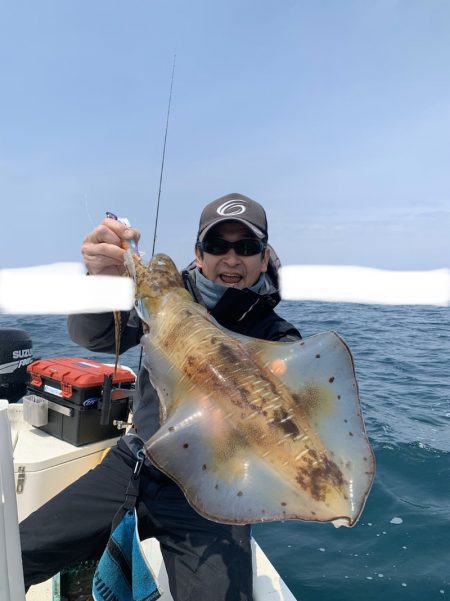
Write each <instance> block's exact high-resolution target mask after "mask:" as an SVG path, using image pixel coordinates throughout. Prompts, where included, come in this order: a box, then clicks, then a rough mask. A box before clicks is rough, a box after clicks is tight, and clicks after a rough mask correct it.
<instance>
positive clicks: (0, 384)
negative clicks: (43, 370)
mask: <svg viewBox="0 0 450 601" xmlns="http://www.w3.org/2000/svg"><path fill="white" fill-rule="evenodd" d="M32 361H33V343H32V341H31V338H30V337H29V335H28V334H27V332H25V331H24V330H20V329H18V328H0V398H2V399H7V400H8V401H9V402H10V403H14V402H16V401H18V400H19V399H20V398H22V396H23V395H24V394H25V392H26V386H27V382H28V373H27V365H29V364H30V363H32Z"/></svg>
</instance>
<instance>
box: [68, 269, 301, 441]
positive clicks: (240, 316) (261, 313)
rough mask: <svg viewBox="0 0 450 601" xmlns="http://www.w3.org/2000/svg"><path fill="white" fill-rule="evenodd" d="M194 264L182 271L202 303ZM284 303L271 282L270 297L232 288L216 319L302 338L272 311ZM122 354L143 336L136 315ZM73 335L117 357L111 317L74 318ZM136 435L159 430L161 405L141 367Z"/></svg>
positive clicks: (127, 326) (245, 330)
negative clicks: (196, 283) (280, 303)
mask: <svg viewBox="0 0 450 601" xmlns="http://www.w3.org/2000/svg"><path fill="white" fill-rule="evenodd" d="M194 269H195V266H194V264H191V265H190V266H189V267H188V268H187V269H186V270H184V271H183V272H182V277H183V280H184V283H185V286H186V288H187V289H188V290H189V291H190V292H191V294H192V296H193V297H194V299H195V300H196V301H197V302H199V303H201V304H203V301H202V297H201V294H200V292H199V291H198V290H197V288H196V286H195V283H194V279H193V277H192V273H193V270H194ZM268 276H269V281H270V282H275V283H278V282H277V278H276V273H275V274H271V273H270V271H269V273H268ZM279 302H280V296H279V293H278V289H277V287H276V286H274V285H273V284H272V283H271V287H270V290H269V291H268V292H267V293H266V294H262V295H261V294H257V293H255V292H252V291H251V290H248V289H245V290H238V289H236V288H229V289H228V290H227V291H226V292H225V294H224V295H223V296H222V298H221V299H220V301H219V302H218V303H217V305H216V306H215V307H214V309H213V310H211V311H210V313H211V315H212V316H213V317H214V318H215V319H216V320H217V321H218V322H219V323H220V324H221V325H222V326H224V327H225V328H228V329H229V330H232V331H233V332H237V333H239V334H245V335H246V336H251V337H253V338H261V339H263V340H283V341H292V340H298V339H299V338H301V336H300V333H299V332H298V330H297V329H296V328H295V327H294V326H293V325H292V324H290V323H289V322H287V321H286V320H284V319H283V318H282V317H280V316H279V315H277V314H276V313H275V311H274V310H273V309H274V307H275V306H276V305H277V304H278V303H279ZM121 323H122V328H121V330H122V331H121V343H120V352H121V353H123V352H125V351H127V350H128V349H129V348H131V347H133V346H136V345H137V344H139V342H140V339H141V336H142V334H143V329H142V323H141V321H140V319H139V317H138V315H137V313H136V312H135V311H134V310H132V311H131V312H130V313H127V312H123V313H122V319H121ZM68 330H69V335H70V337H71V338H72V340H73V341H74V342H76V343H77V344H80V345H81V346H83V347H85V348H87V349H89V350H91V351H97V352H103V353H114V351H115V336H114V317H113V314H112V313H102V314H84V315H70V316H69V319H68ZM133 423H134V432H135V433H136V434H138V435H139V436H140V437H141V438H143V439H144V440H147V439H148V438H150V436H151V435H152V434H154V432H155V431H156V430H157V429H158V428H159V400H158V396H157V394H156V391H155V389H154V388H153V386H152V385H151V383H150V381H149V378H148V372H147V370H146V369H145V368H144V367H142V368H141V370H140V372H139V376H138V381H137V384H136V394H135V399H134V402H133Z"/></svg>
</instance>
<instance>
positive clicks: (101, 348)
mask: <svg viewBox="0 0 450 601" xmlns="http://www.w3.org/2000/svg"><path fill="white" fill-rule="evenodd" d="M120 316H121V328H120V329H121V335H120V350H119V352H120V353H124V352H125V351H127V350H128V349H130V348H132V347H133V346H136V345H137V344H139V341H140V339H141V336H142V334H143V331H142V324H141V321H140V319H139V317H138V316H137V314H136V312H135V311H134V310H132V311H131V312H128V311H122V312H121V313H120ZM67 329H68V332H69V336H70V337H71V338H72V340H73V341H74V342H76V343H77V344H79V345H80V346H83V347H84V348H87V349H88V350H90V351H96V352H99V353H114V352H115V348H116V342H115V326H114V315H113V313H85V314H82V315H69V317H68V320H67Z"/></svg>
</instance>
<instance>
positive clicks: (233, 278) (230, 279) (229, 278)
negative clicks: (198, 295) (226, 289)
mask: <svg viewBox="0 0 450 601" xmlns="http://www.w3.org/2000/svg"><path fill="white" fill-rule="evenodd" d="M219 277H220V279H221V280H222V282H223V283H224V284H225V285H226V286H235V285H236V284H239V282H240V281H241V280H242V276H241V275H239V274H237V273H221V274H220V275H219Z"/></svg>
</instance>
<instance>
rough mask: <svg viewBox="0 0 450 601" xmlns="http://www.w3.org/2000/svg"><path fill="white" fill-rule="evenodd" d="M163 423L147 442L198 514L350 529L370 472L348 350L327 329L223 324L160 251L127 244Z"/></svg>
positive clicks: (241, 520)
mask: <svg viewBox="0 0 450 601" xmlns="http://www.w3.org/2000/svg"><path fill="white" fill-rule="evenodd" d="M126 264H127V267H128V271H129V272H130V275H132V277H133V278H134V280H135V284H136V308H137V311H138V314H139V316H140V317H141V319H142V320H143V321H144V322H145V323H146V324H147V325H148V330H149V331H148V333H147V334H145V335H144V336H143V338H142V345H143V348H144V365H145V367H146V368H147V370H148V372H149V377H150V381H151V383H152V385H153V386H154V387H155V389H156V390H157V392H158V396H159V399H160V417H161V426H160V428H159V430H158V431H157V432H156V433H155V434H154V435H153V436H152V437H151V438H150V439H149V440H148V441H146V443H145V447H144V448H145V452H146V454H147V455H148V457H149V459H150V461H151V462H152V463H153V464H154V465H155V466H157V467H158V468H159V469H160V470H162V471H163V472H164V473H165V474H167V475H168V476H169V477H170V478H172V479H173V480H174V481H175V482H177V483H178V485H179V486H180V487H181V489H182V490H183V492H184V494H185V496H186V498H187V500H188V502H189V503H190V504H191V505H192V506H193V507H194V509H195V510H196V511H197V512H198V513H199V514H201V515H203V516H204V517H206V518H208V519H210V520H214V521H217V522H222V523H229V524H250V523H256V522H264V521H273V520H286V519H301V520H310V521H317V522H330V521H332V522H333V523H334V524H335V525H347V526H352V525H353V524H354V523H355V522H356V520H357V519H358V517H359V515H360V514H361V512H362V509H363V507H364V503H365V501H366V498H367V495H368V493H369V490H370V487H371V484H372V481H373V478H374V471H375V464H374V456H373V452H372V449H371V446H370V444H369V441H368V439H367V435H366V432H365V428H364V422H363V418H362V414H361V407H360V400H359V393H358V385H357V381H356V377H355V369H354V364H353V359H352V355H351V353H350V350H349V348H348V346H347V344H346V343H345V342H344V341H343V339H342V338H341V337H340V336H339V335H338V334H336V333H335V332H324V333H320V334H317V335H315V336H311V337H309V338H306V339H303V340H299V341H295V342H268V341H263V340H259V339H255V338H249V337H246V336H242V335H238V334H235V333H234V332H231V331H229V330H226V329H225V328H223V327H221V326H220V325H219V324H218V323H217V322H216V321H215V320H214V319H213V318H212V317H211V315H209V314H208V312H207V311H206V309H205V308H204V307H202V306H201V305H199V304H197V303H195V302H193V300H192V298H191V296H190V295H189V293H188V292H187V290H186V289H185V288H184V286H183V282H182V280H181V277H180V275H179V273H178V270H177V268H176V266H175V265H174V263H173V262H172V260H171V259H170V258H169V257H168V256H166V255H161V254H160V255H155V256H154V257H152V259H151V260H150V262H149V264H148V265H147V266H145V265H144V264H143V263H142V262H141V260H140V258H139V256H138V255H137V254H135V253H133V252H132V251H131V249H128V250H127V253H126Z"/></svg>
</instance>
